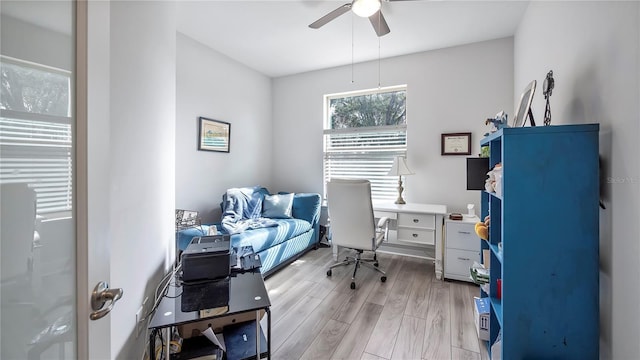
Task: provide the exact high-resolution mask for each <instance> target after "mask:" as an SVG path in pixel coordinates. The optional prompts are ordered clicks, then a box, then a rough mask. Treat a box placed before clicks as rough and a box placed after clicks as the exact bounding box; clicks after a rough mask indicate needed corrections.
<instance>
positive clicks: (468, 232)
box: [458, 231, 471, 235]
mask: <svg viewBox="0 0 640 360" xmlns="http://www.w3.org/2000/svg"><path fill="white" fill-rule="evenodd" d="M458 233H459V234H466V235H469V234H471V232H470V231H458Z"/></svg>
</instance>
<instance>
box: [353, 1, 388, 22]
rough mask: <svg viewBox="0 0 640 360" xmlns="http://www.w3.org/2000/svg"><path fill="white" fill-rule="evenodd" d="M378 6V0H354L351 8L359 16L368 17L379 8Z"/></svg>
mask: <svg viewBox="0 0 640 360" xmlns="http://www.w3.org/2000/svg"><path fill="white" fill-rule="evenodd" d="M380 6H381V4H380V0H354V1H353V4H351V10H353V12H354V13H355V14H356V15H358V16H360V17H365V18H368V17H369V16H371V15H373V14H375V13H376V12H377V11H378V10H380Z"/></svg>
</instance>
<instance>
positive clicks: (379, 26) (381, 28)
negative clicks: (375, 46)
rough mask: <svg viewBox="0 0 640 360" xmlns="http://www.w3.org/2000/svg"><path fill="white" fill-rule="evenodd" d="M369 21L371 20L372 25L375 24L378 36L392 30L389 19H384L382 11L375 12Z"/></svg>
mask: <svg viewBox="0 0 640 360" xmlns="http://www.w3.org/2000/svg"><path fill="white" fill-rule="evenodd" d="M369 21H371V25H373V29H374V30H375V31H376V34H378V37H380V36H384V35H387V34H388V33H389V32H391V30H390V29H389V25H387V21H386V20H385V19H384V15H382V11H380V10H378V11H377V12H376V13H375V14H373V15H371V16H369Z"/></svg>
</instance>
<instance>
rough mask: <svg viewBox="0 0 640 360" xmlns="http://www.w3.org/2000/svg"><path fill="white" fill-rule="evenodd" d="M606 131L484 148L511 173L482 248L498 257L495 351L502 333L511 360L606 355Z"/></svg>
mask: <svg viewBox="0 0 640 360" xmlns="http://www.w3.org/2000/svg"><path fill="white" fill-rule="evenodd" d="M598 131H599V125H598V124H586V125H559V126H544V127H525V128H504V129H501V130H498V131H497V132H495V133H493V134H491V135H489V136H486V137H485V138H483V139H482V140H481V142H480V144H481V146H489V158H490V159H489V166H490V168H493V167H494V166H495V165H496V164H497V163H502V169H503V170H502V172H503V174H502V185H503V188H502V195H501V196H500V197H499V196H496V195H495V194H493V193H487V192H485V191H483V192H482V194H481V215H482V217H483V218H484V216H486V215H490V216H491V224H490V227H489V241H488V242H487V241H481V244H480V248H481V249H489V250H490V256H491V260H490V262H491V268H490V271H489V273H490V279H491V282H490V286H489V293H485V292H484V291H482V290H481V291H480V293H481V296H483V297H486V296H488V297H490V303H491V309H490V311H491V314H490V340H489V341H488V342H487V347H488V348H489V349H491V345H492V344H493V343H494V341H495V339H496V337H497V336H498V332H499V331H500V330H502V349H501V350H502V359H580V360H584V359H598V357H599V348H598V342H599V313H598V300H599V298H598V276H599V270H598V265H599V264H598V261H599V259H598V258H599V253H598V251H599V228H598V227H599V213H598V212H599V210H598V202H599V168H598ZM500 242H502V251H499V249H498V243H500ZM497 279H502V297H501V299H498V298H497V282H496V280H497Z"/></svg>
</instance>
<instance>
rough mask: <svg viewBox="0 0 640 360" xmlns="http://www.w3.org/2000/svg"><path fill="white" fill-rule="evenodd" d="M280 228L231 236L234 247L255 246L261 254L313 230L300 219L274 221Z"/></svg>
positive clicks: (254, 248) (261, 229) (257, 230)
mask: <svg viewBox="0 0 640 360" xmlns="http://www.w3.org/2000/svg"><path fill="white" fill-rule="evenodd" d="M274 220H275V221H276V222H277V223H278V226H273V227H267V228H260V229H253V230H247V231H244V232H242V233H239V234H234V235H232V236H231V245H232V246H247V245H251V246H253V251H255V252H256V253H257V252H260V251H262V250H264V249H267V248H269V247H271V246H274V245H277V244H280V243H282V242H283V241H285V240H287V239H290V238H292V237H295V236H298V235H300V234H302V233H304V232H306V231H309V230H311V224H310V223H309V222H307V221H304V220H299V219H274Z"/></svg>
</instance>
